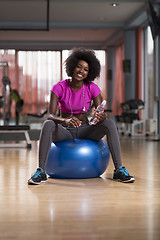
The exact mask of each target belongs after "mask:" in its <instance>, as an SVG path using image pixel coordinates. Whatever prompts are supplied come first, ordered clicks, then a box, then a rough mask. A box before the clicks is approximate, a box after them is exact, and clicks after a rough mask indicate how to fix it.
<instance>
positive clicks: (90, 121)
mask: <svg viewBox="0 0 160 240" xmlns="http://www.w3.org/2000/svg"><path fill="white" fill-rule="evenodd" d="M105 105H106V100H103V102H102V103H101V104H100V105H99V106H98V107H97V109H96V112H104V106H105ZM96 120H97V119H96V117H93V118H91V119H90V120H89V125H95V124H96V123H97V121H96Z"/></svg>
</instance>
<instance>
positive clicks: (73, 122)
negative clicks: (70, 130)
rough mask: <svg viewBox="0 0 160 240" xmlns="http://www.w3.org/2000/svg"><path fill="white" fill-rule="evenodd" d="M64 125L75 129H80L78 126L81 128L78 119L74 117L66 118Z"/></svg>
mask: <svg viewBox="0 0 160 240" xmlns="http://www.w3.org/2000/svg"><path fill="white" fill-rule="evenodd" d="M65 124H66V125H70V126H73V127H75V128H77V127H80V126H81V124H82V121H80V120H79V119H78V118H76V117H71V118H66V119H65Z"/></svg>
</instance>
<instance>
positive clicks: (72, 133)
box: [39, 119, 122, 169]
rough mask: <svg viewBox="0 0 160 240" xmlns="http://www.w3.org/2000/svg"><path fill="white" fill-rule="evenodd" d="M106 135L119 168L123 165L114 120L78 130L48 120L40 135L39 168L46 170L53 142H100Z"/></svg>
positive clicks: (85, 125) (81, 127) (83, 126)
mask: <svg viewBox="0 0 160 240" xmlns="http://www.w3.org/2000/svg"><path fill="white" fill-rule="evenodd" d="M105 135H106V137H107V144H108V147H109V150H110V153H111V156H112V159H113V163H114V166H115V168H119V167H120V166H121V165H122V162H121V150H120V142H119V136H118V132H117V128H116V125H115V123H114V121H113V120H111V119H106V120H104V121H102V122H99V123H97V124H96V125H92V126H90V125H88V124H84V125H81V126H80V127H78V128H74V127H73V126H62V125H60V124H56V123H55V122H54V121H52V120H46V121H45V122H44V124H43V127H42V130H41V135H40V143H39V166H40V167H41V168H43V169H45V166H46V163H47V159H48V154H49V151H50V147H51V142H52V141H53V142H60V141H64V140H68V139H74V138H79V139H90V140H100V139H101V138H103V137H104V136H105Z"/></svg>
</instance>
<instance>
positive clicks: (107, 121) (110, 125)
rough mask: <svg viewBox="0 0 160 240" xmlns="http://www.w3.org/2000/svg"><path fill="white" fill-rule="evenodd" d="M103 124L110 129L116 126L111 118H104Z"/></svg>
mask: <svg viewBox="0 0 160 240" xmlns="http://www.w3.org/2000/svg"><path fill="white" fill-rule="evenodd" d="M102 124H103V126H105V127H107V128H110V129H115V128H116V129H117V127H116V124H115V121H114V120H112V119H105V120H104V121H103V122H102Z"/></svg>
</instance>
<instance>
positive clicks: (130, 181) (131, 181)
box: [113, 178, 135, 183]
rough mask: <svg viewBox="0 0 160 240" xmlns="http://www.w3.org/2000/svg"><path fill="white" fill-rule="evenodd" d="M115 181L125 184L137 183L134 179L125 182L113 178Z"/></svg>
mask: <svg viewBox="0 0 160 240" xmlns="http://www.w3.org/2000/svg"><path fill="white" fill-rule="evenodd" d="M113 180H114V181H117V182H123V183H133V182H135V179H134V178H131V179H129V180H126V181H123V180H121V179H118V178H117V179H116V178H113Z"/></svg>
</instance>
